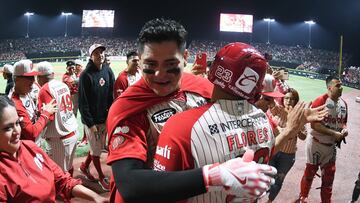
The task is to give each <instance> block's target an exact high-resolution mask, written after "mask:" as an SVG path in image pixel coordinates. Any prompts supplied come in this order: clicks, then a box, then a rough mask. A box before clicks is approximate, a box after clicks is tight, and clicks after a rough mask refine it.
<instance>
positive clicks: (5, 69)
mask: <svg viewBox="0 0 360 203" xmlns="http://www.w3.org/2000/svg"><path fill="white" fill-rule="evenodd" d="M1 72H4V73H10V74H13V73H14V66H12V65H10V64H5V65H4V67H3V69H2V71H1Z"/></svg>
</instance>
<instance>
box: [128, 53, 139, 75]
mask: <svg viewBox="0 0 360 203" xmlns="http://www.w3.org/2000/svg"><path fill="white" fill-rule="evenodd" d="M139 62H140V58H139V56H130V58H129V59H128V60H127V64H128V70H129V71H136V70H137V69H138V68H140V67H139Z"/></svg>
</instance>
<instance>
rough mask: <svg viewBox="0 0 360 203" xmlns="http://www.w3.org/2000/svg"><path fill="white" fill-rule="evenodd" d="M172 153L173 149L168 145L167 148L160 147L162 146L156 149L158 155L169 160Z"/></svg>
mask: <svg viewBox="0 0 360 203" xmlns="http://www.w3.org/2000/svg"><path fill="white" fill-rule="evenodd" d="M170 151H171V147H169V146H167V145H165V147H160V146H157V147H156V154H157V155H159V156H162V157H164V158H167V159H170Z"/></svg>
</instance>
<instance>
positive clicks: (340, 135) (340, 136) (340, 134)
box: [334, 132, 344, 142]
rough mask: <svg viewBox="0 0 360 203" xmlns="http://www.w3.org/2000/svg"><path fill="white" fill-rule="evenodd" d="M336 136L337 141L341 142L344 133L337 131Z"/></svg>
mask: <svg viewBox="0 0 360 203" xmlns="http://www.w3.org/2000/svg"><path fill="white" fill-rule="evenodd" d="M334 137H335V141H336V142H339V141H341V140H342V139H343V138H344V136H343V134H342V133H341V132H335V133H334Z"/></svg>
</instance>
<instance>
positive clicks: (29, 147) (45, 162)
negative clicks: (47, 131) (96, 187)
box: [0, 141, 81, 202]
mask: <svg viewBox="0 0 360 203" xmlns="http://www.w3.org/2000/svg"><path fill="white" fill-rule="evenodd" d="M20 142H21V143H20V148H19V150H18V152H17V158H14V157H13V156H11V155H9V154H8V153H6V152H0V174H1V175H0V202H56V201H55V196H56V194H58V193H60V192H61V193H63V194H64V195H65V197H67V198H69V199H70V196H71V190H72V189H73V187H74V186H75V185H79V184H81V180H79V179H73V178H71V176H70V174H69V173H64V172H63V171H62V170H61V168H60V167H59V166H58V165H57V164H56V163H55V162H54V161H53V160H51V159H50V158H49V157H48V155H47V154H46V153H45V152H44V151H43V150H42V149H40V148H39V147H37V146H36V144H35V143H33V142H31V141H20Z"/></svg>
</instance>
